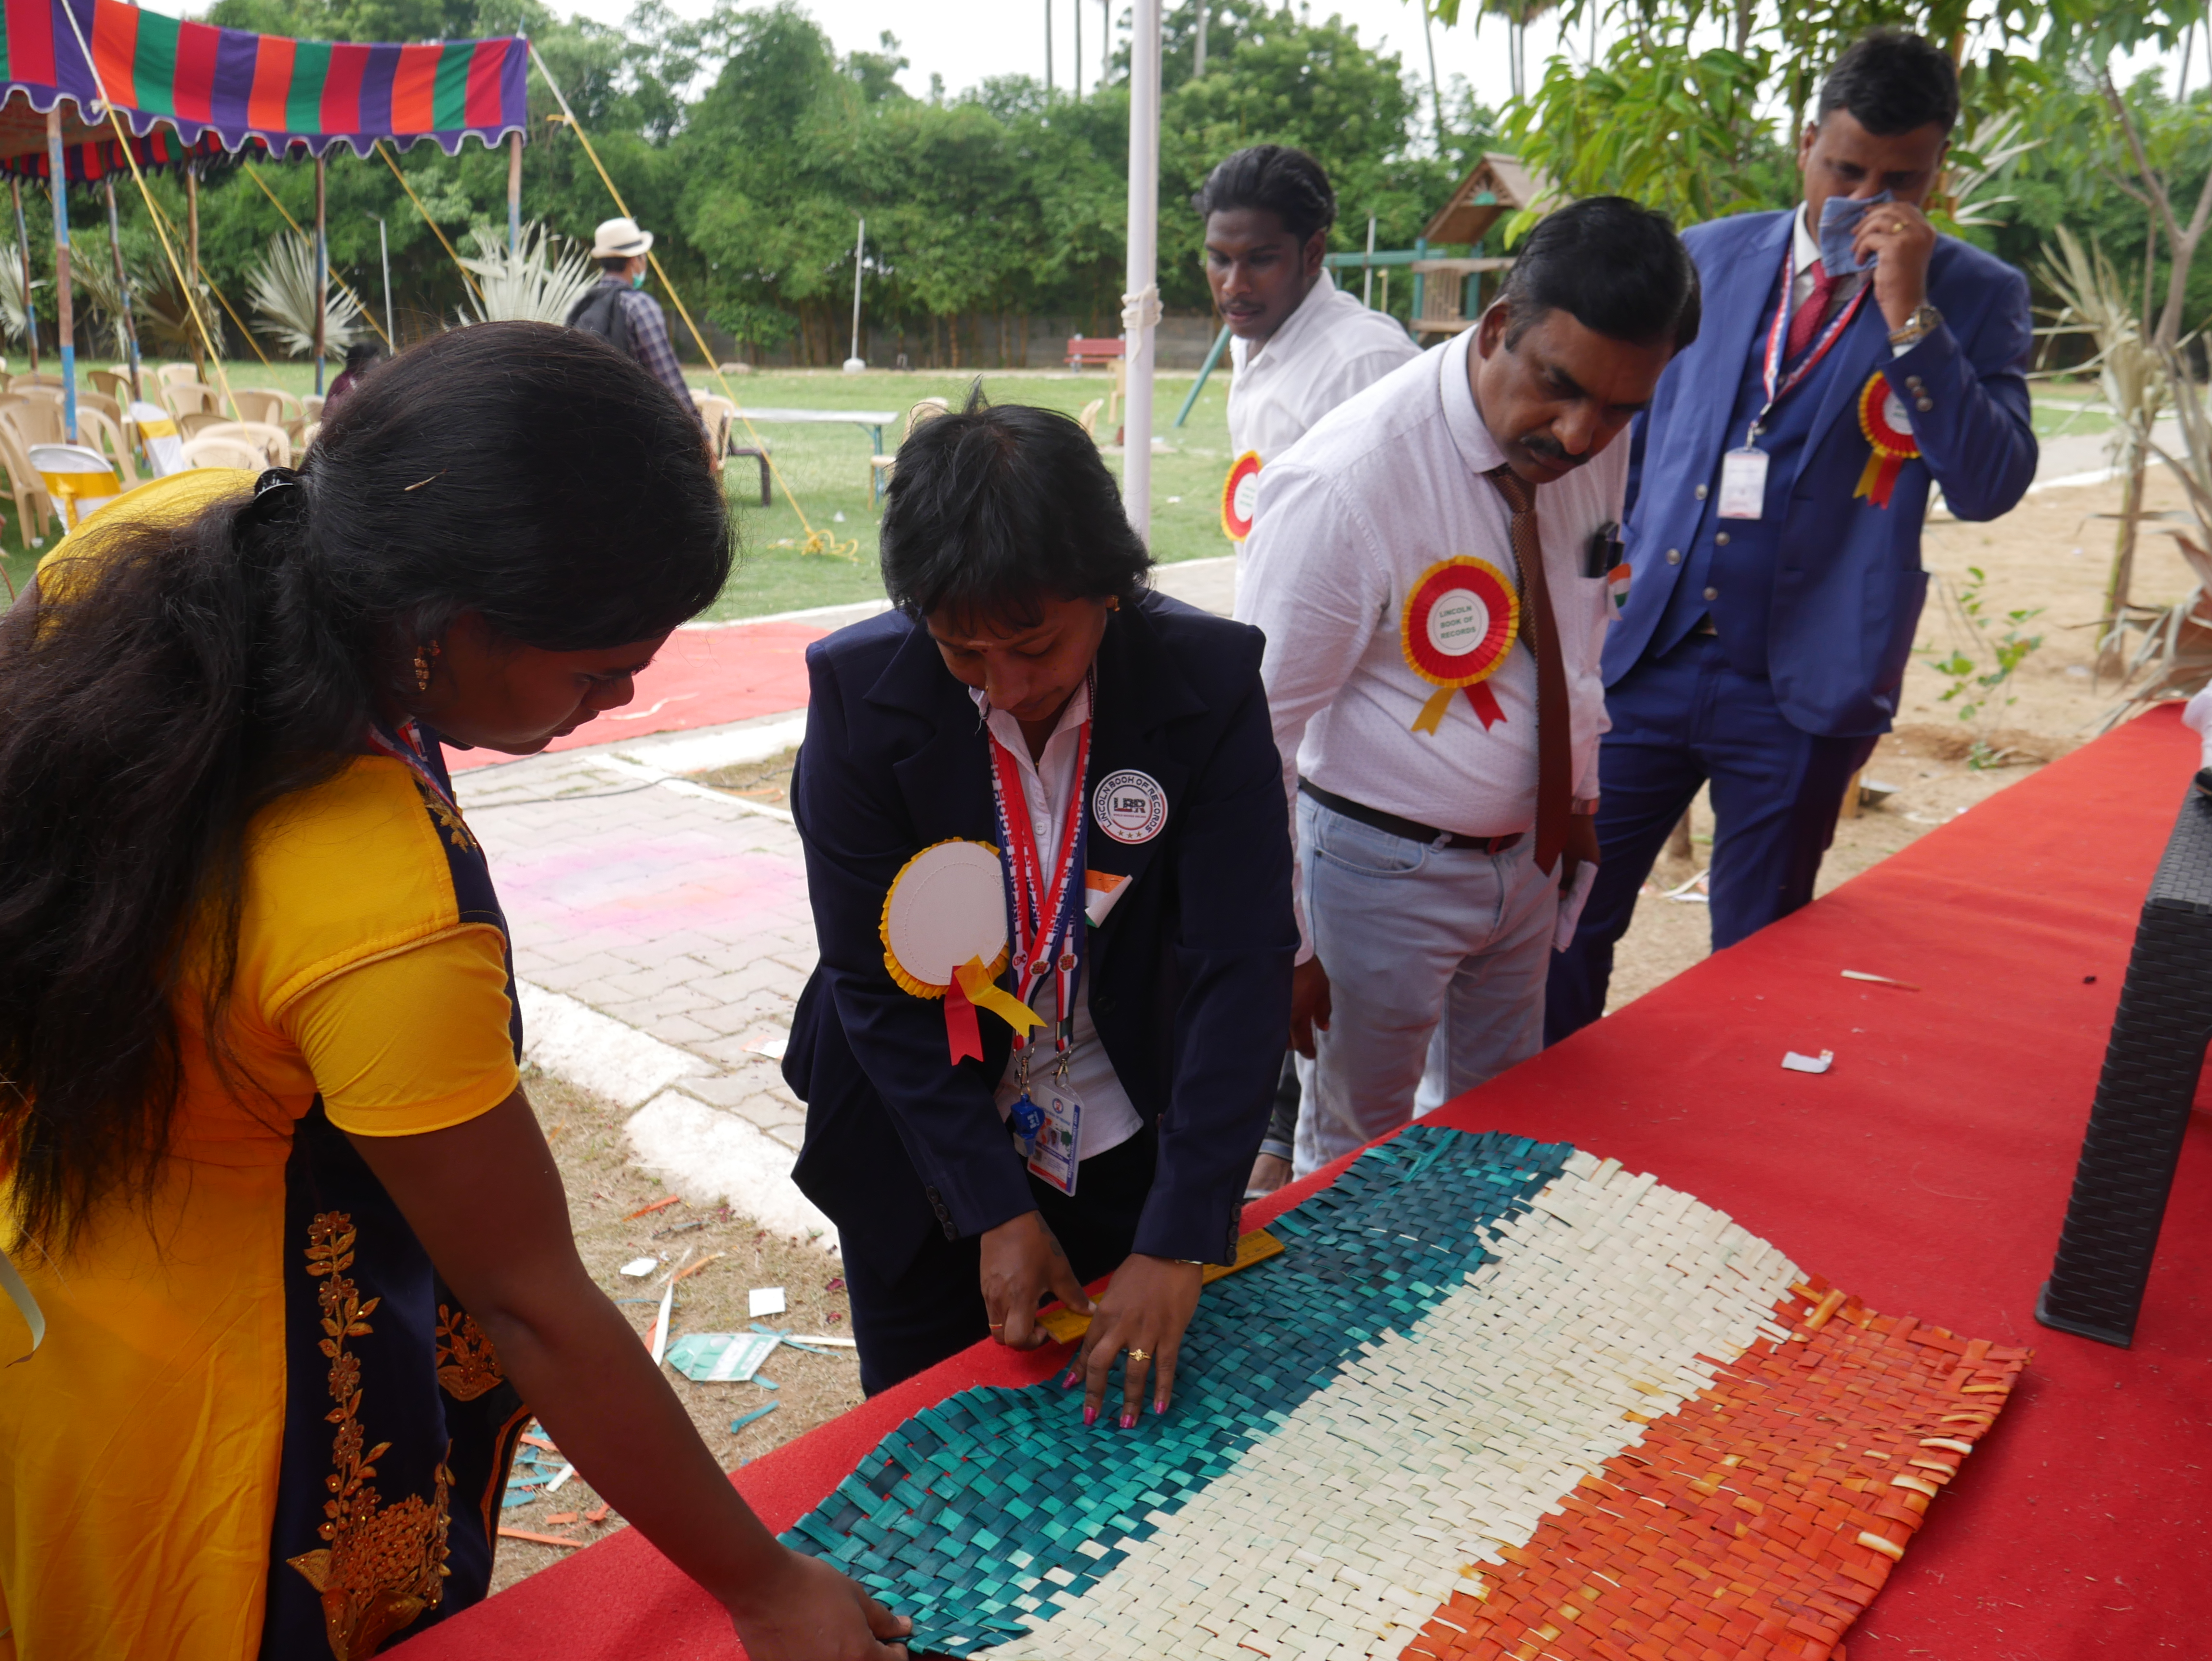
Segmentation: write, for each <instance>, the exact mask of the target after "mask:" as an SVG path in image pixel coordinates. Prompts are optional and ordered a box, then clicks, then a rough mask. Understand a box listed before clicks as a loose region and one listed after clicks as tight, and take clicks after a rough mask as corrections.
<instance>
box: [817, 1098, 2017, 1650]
mask: <svg viewBox="0 0 2212 1661" xmlns="http://www.w3.org/2000/svg"><path fill="white" fill-rule="evenodd" d="M1270 1228H1271V1229H1272V1231H1273V1232H1275V1233H1276V1234H1277V1235H1278V1236H1279V1238H1281V1239H1282V1241H1283V1242H1284V1244H1285V1248H1286V1249H1285V1250H1284V1251H1283V1252H1282V1253H1281V1254H1280V1255H1279V1256H1275V1257H1273V1258H1271V1259H1269V1260H1267V1262H1262V1263H1261V1264H1259V1265H1257V1266H1256V1267H1255V1268H1253V1269H1248V1270H1246V1271H1245V1272H1243V1274H1240V1275H1235V1276H1232V1277H1231V1278H1229V1279H1227V1280H1225V1281H1220V1282H1218V1284H1216V1285H1214V1286H1212V1287H1209V1288H1208V1290H1207V1292H1206V1295H1205V1297H1204V1298H1203V1299H1202V1300H1201V1301H1200V1306H1199V1312H1198V1315H1197V1317H1196V1318H1195V1319H1194V1321H1193V1323H1192V1325H1191V1329H1190V1332H1189V1335H1188V1338H1187V1340H1186V1341H1185V1343H1184V1345H1183V1350H1182V1367H1181V1370H1180V1372H1179V1373H1178V1375H1177V1378H1176V1401H1175V1404H1174V1407H1173V1408H1172V1409H1171V1410H1170V1412H1169V1413H1168V1414H1167V1415H1165V1416H1164V1417H1162V1416H1155V1415H1150V1414H1147V1415H1145V1416H1144V1419H1143V1422H1142V1423H1141V1424H1140V1425H1139V1427H1137V1428H1136V1429H1134V1430H1130V1431H1120V1430H1116V1429H1115V1428H1114V1427H1113V1425H1112V1421H1110V1420H1108V1421H1102V1422H1101V1423H1100V1424H1099V1425H1098V1426H1097V1427H1096V1428H1092V1429H1085V1427H1084V1425H1083V1421H1082V1411H1081V1406H1082V1402H1081V1396H1080V1395H1079V1394H1078V1393H1075V1392H1071V1391H1063V1390H1060V1388H1059V1387H1058V1384H1056V1383H1048V1384H1041V1385H1037V1386H1035V1387H1033V1388H1030V1389H1026V1390H999V1389H978V1390H967V1391H964V1392H963V1393H962V1394H960V1395H957V1396H953V1397H951V1398H950V1399H949V1400H947V1401H945V1402H942V1403H940V1404H939V1405H938V1406H936V1407H934V1408H931V1409H926V1410H924V1411H922V1412H921V1413H918V1414H916V1415H915V1416H914V1417H913V1418H912V1419H910V1420H908V1421H907V1422H906V1423H905V1424H904V1425H902V1426H901V1427H899V1428H898V1429H897V1430H896V1431H895V1432H893V1433H891V1434H890V1436H888V1437H886V1438H885V1439H884V1441H883V1442H882V1443H881V1444H880V1445H878V1447H877V1448H876V1450H875V1451H873V1452H872V1453H871V1454H870V1455H869V1456H868V1457H867V1458H866V1460H864V1461H863V1462H862V1463H860V1467H859V1469H857V1470H855V1471H854V1472H853V1473H852V1474H851V1475H848V1477H847V1478H846V1479H845V1480H844V1481H843V1482H842V1483H841V1484H840V1485H839V1487H838V1488H837V1489H836V1491H835V1492H834V1493H833V1494H830V1496H829V1499H828V1500H826V1501H824V1503H823V1505H822V1506H818V1507H817V1509H816V1510H815V1511H813V1512H811V1513H810V1514H808V1515H807V1516H806V1517H805V1518H801V1519H800V1520H799V1523H798V1524H797V1525H796V1527H795V1528H794V1530H793V1531H792V1532H791V1533H789V1534H787V1535H786V1536H784V1537H785V1539H786V1540H787V1542H788V1543H790V1544H792V1545H793V1546H796V1547H799V1548H801V1549H803V1550H806V1551H810V1552H812V1553H814V1554H815V1555H819V1556H823V1557H825V1558H829V1559H830V1560H832V1561H835V1562H836V1563H837V1564H838V1565H839V1566H840V1567H843V1568H844V1569H846V1570H847V1571H848V1573H852V1574H853V1575H854V1576H855V1577H857V1578H858V1579H860V1581H861V1582H862V1583H863V1584H865V1585H867V1586H868V1587H870V1588H871V1589H872V1591H875V1592H876V1593H877V1595H878V1596H879V1597H882V1598H883V1599H884V1601H885V1602H887V1603H890V1604H891V1605H893V1606H894V1607H896V1609H899V1610H901V1611H902V1612H903V1613H905V1614H908V1615H912V1616H913V1617H914V1620H915V1650H916V1652H917V1653H942V1654H947V1655H954V1656H971V1655H987V1656H989V1657H990V1658H992V1661H1015V1658H1024V1661H1030V1658H1046V1657H1051V1658H1061V1661H1077V1658H1084V1661H1088V1658H1093V1657H1131V1658H1136V1657H1145V1658H1155V1657H1160V1656H1170V1655H1171V1656H1176V1657H1201V1656H1214V1657H1221V1658H1225V1661H1226V1658H1237V1661H1243V1658H1244V1657H1247V1656H1251V1655H1258V1656H1265V1657H1283V1658H1290V1657H1302V1656H1324V1655H1325V1656H1329V1657H1354V1656H1357V1657H1377V1658H1380V1657H1391V1658H1396V1657H1407V1658H1416V1661H1444V1658H1468V1661H1490V1658H1493V1657H1534V1656H1538V1655H1543V1656H1552V1657H1559V1658H1577V1661H1579V1658H1584V1657H1591V1658H1605V1661H1673V1658H1688V1661H1708V1658H1723V1657H1725V1658H1729V1661H1736V1658H1750V1661H1758V1658H1764V1657H1774V1658H1783V1657H1789V1658H1806V1661H1823V1658H1827V1657H1829V1656H1831V1655H1832V1654H1834V1653H1838V1645H1839V1640H1841V1639H1842V1638H1843V1636H1844V1632H1845V1630H1846V1629H1847V1628H1849V1627H1850V1623H1851V1621H1853V1620H1854V1619H1855V1618H1856V1617H1857V1615H1858V1614H1859V1612H1860V1611H1861V1610H1862V1609H1864V1608H1865V1607H1866V1605H1867V1604H1868V1603H1869V1602H1870V1601H1871V1600H1872V1599H1873V1597H1875V1593H1876V1592H1877V1591H1880V1589H1881V1585H1882V1583H1883V1581H1884V1580H1885V1579H1886V1578H1887V1576H1888V1574H1889V1573H1890V1570H1891V1569H1892V1567H1893V1566H1894V1565H1895V1563H1896V1562H1897V1561H1898V1560H1899V1558H1900V1557H1901V1556H1902V1555H1904V1552H1905V1548H1907V1546H1908V1545H1909V1544H1910V1542H1911V1539H1912V1537H1913V1535H1914V1532H1915V1531H1916V1530H1917V1529H1918V1528H1919V1526H1920V1524H1921V1523H1922V1522H1923V1519H1924V1518H1925V1517H1926V1515H1927V1513H1928V1511H1929V1507H1930V1506H1933V1505H1935V1504H1936V1503H1939V1502H1940V1498H1941V1495H1942V1492H1943V1488H1944V1486H1945V1484H1947V1483H1948V1482H1952V1481H1953V1480H1954V1479H1959V1478H1960V1474H1961V1471H1962V1469H1964V1468H1965V1467H1966V1466H1968V1465H1971V1463H1972V1459H1971V1457H1970V1456H1971V1454H1972V1451H1973V1449H1974V1447H1975V1445H1976V1444H1977V1443H1978V1441H1979V1440H1980V1439H1981V1438H1982V1437H1983V1436H1984V1435H1985V1434H1986V1433H1988V1431H1989V1429H1990V1426H1991V1424H1992V1423H1993V1422H1994V1421H1995V1419H1996V1415H1997V1413H1998V1412H1999V1410H2000V1409H2002V1406H2003V1404H2004V1402H2006V1400H2007V1399H2008V1395H2009V1392H2010V1390H2011V1389H2012V1386H2013V1384H2014V1382H2015V1378H2016V1376H2017V1375H2018V1373H2019V1372H2020V1370H2021V1366H2023V1365H2024V1364H2025V1362H2026V1360H2027V1352H2025V1351H2021V1350H2017V1349H2003V1348H1996V1347H1994V1346H1992V1345H1990V1344H1988V1343H1985V1342H1979V1341H1972V1342H1970V1341H1967V1340H1965V1339H1961V1338H1958V1337H1954V1335H1951V1334H1950V1333H1948V1332H1946V1331H1943V1330H1942V1329H1939V1328H1935V1327H1927V1326H1922V1325H1920V1324H1919V1323H1917V1322H1916V1321H1914V1320H1911V1319H1910V1318H1902V1319H1899V1318H1893V1317H1886V1316H1881V1315H1876V1314H1875V1313H1874V1312H1873V1311H1869V1310H1868V1309H1866V1308H1864V1307H1863V1306H1862V1305H1860V1304H1859V1303H1858V1302H1857V1300H1856V1299H1851V1298H1849V1297H1847V1296H1846V1295H1845V1294H1844V1293H1842V1292H1841V1291H1838V1290H1835V1289H1832V1288H1830V1287H1828V1286H1827V1285H1826V1283H1825V1282H1824V1281H1820V1280H1819V1279H1818V1278H1816V1277H1814V1276H1810V1275H1807V1274H1805V1273H1804V1272H1803V1271H1802V1270H1801V1269H1798V1268H1797V1267H1796V1265H1795V1264H1793V1263H1791V1262H1790V1261H1789V1260H1788V1259H1787V1258H1786V1257H1785V1256H1784V1255H1783V1254H1782V1252H1781V1251H1779V1250H1777V1249H1776V1248H1775V1247H1774V1246H1772V1245H1770V1244H1767V1243H1766V1242H1765V1241H1763V1240H1760V1239H1758V1238H1754V1237H1753V1236H1752V1235H1750V1234H1749V1233H1747V1232H1746V1231H1744V1230H1743V1229H1741V1228H1740V1227H1738V1226H1735V1224H1734V1223H1732V1222H1731V1221H1730V1220H1729V1219H1728V1218H1727V1217H1726V1216H1724V1215H1723V1214H1721V1213H1718V1212H1717V1211H1714V1210H1712V1209H1711V1208H1709V1207H1706V1206H1705V1205H1702V1204H1700V1203H1699V1202H1697V1201H1696V1200H1694V1199H1692V1197H1691V1196H1689V1195H1687V1194H1683V1193H1679V1192H1676V1191H1674V1190H1673V1189H1667V1188H1664V1187H1662V1186H1661V1185H1660V1184H1659V1183H1656V1182H1655V1181H1654V1180H1653V1179H1652V1178H1651V1177H1648V1176H1636V1175H1633V1174H1632V1173H1630V1172H1628V1171H1624V1170H1622V1169H1621V1168H1620V1166H1619V1165H1618V1164H1616V1163H1615V1162H1613V1161H1611V1160H1601V1159H1597V1158H1595V1157H1594V1156H1593V1155H1591V1154H1589V1153H1581V1152H1578V1151H1577V1150H1576V1149H1573V1148H1571V1147H1565V1146H1563V1145H1549V1146H1547V1145H1543V1144H1539V1143H1533V1142H1530V1141H1526V1140H1525V1139H1521V1138H1516V1137H1510V1136H1504V1135H1495V1134H1492V1135H1468V1134H1467V1133H1464V1132H1461V1131H1455V1130H1445V1129H1433V1128H1430V1127H1425V1126H1418V1125H1417V1126H1415V1127H1413V1128H1412V1129H1408V1130H1407V1131H1405V1132H1404V1133H1402V1134H1401V1135H1399V1136H1397V1137H1395V1139H1393V1140H1392V1141H1389V1142H1386V1143H1383V1144H1382V1145H1381V1146H1379V1147H1374V1148H1371V1149H1370V1150H1369V1151H1368V1152H1367V1153H1364V1154H1363V1155H1362V1156H1361V1157H1360V1158H1359V1159H1358V1160H1356V1161H1355V1162H1354V1163H1353V1164H1352V1166H1351V1168H1350V1169H1349V1170H1348V1171H1346V1172H1345V1174H1344V1175H1343V1176H1342V1177H1340V1178H1339V1179H1338V1181H1337V1182H1336V1183H1334V1184H1333V1185H1332V1186H1331V1187H1329V1188H1328V1189H1323V1190H1322V1192H1320V1193H1318V1194H1316V1195H1315V1196H1312V1197H1311V1198H1310V1199H1308V1200H1307V1201H1306V1202H1304V1204H1303V1205H1301V1206H1299V1207H1297V1208H1296V1209H1294V1210H1291V1211H1290V1212H1287V1213H1285V1214H1284V1215H1282V1216H1281V1217H1279V1218H1278V1219H1276V1220H1275V1221H1274V1222H1273V1224H1271V1225H1270ZM1110 1400H1118V1394H1114V1395H1110V1396H1109V1401H1110ZM1964 1480H1969V1481H1971V1480H1972V1479H1971V1476H1968V1477H1966V1478H1965V1479H1964Z"/></svg>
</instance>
